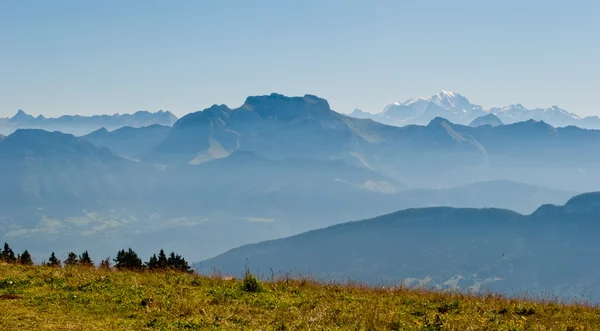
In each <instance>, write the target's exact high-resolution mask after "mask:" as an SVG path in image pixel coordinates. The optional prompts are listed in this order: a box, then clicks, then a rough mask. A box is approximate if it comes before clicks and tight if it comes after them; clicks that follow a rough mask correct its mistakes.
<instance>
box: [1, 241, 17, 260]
mask: <svg viewBox="0 0 600 331" xmlns="http://www.w3.org/2000/svg"><path fill="white" fill-rule="evenodd" d="M0 260H2V261H4V262H6V263H16V262H17V258H16V257H15V252H13V250H12V249H11V248H10V246H8V243H6V242H5V243H4V249H3V250H2V253H0Z"/></svg>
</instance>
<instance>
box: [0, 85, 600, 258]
mask: <svg viewBox="0 0 600 331" xmlns="http://www.w3.org/2000/svg"><path fill="white" fill-rule="evenodd" d="M439 103H440V104H441V105H446V103H445V102H442V101H440V102H439ZM473 111H477V109H476V108H473ZM20 117H27V114H25V115H23V114H21V115H20ZM599 142H600V131H594V130H582V129H579V128H577V127H567V128H554V127H552V126H550V125H548V124H546V123H545V122H541V121H535V120H530V121H526V122H518V123H514V124H506V125H501V126H495V127H494V126H491V125H482V126H478V127H470V126H466V125H459V124H454V123H452V122H451V121H450V120H448V119H445V118H442V117H435V118H433V119H432V120H431V121H429V122H428V123H427V125H407V126H404V127H396V126H389V125H384V124H382V123H378V122H376V121H373V120H370V119H356V118H352V117H350V116H346V115H343V114H339V113H337V112H335V111H333V110H332V109H331V108H330V106H329V104H328V103H327V101H326V100H324V99H322V98H319V97H316V96H313V95H305V96H302V97H286V96H283V95H280V94H271V95H265V96H254V97H248V98H247V99H246V101H245V102H244V104H243V105H242V106H240V107H237V108H229V107H228V106H225V105H215V106H212V107H210V108H208V109H205V110H203V111H198V112H195V113H192V114H189V115H187V116H185V117H183V118H181V119H180V120H178V121H177V122H176V123H175V124H174V125H173V126H172V127H168V126H161V125H150V126H145V127H123V128H119V129H110V128H108V127H107V128H104V129H99V130H96V131H95V132H93V133H90V134H87V135H84V136H81V137H75V136H73V135H69V134H64V133H61V132H47V131H42V130H18V131H16V132H14V133H13V134H11V135H9V136H8V137H6V138H5V139H4V140H3V141H1V142H0V159H1V160H0V166H1V168H0V171H1V173H2V174H3V175H2V177H0V180H1V183H0V185H1V187H2V188H3V193H2V196H1V197H0V205H1V207H2V208H0V219H1V220H2V221H1V222H0V233H3V234H4V235H5V236H6V237H7V238H8V237H10V238H13V237H16V238H18V240H20V241H27V242H30V243H31V245H30V246H28V247H30V248H31V249H32V251H34V250H38V251H40V252H41V253H43V254H44V255H45V253H47V252H46V251H43V249H45V248H47V247H55V249H56V247H59V246H60V245H63V244H64V245H67V244H70V243H73V242H77V243H79V242H81V243H82V244H88V246H85V247H81V248H83V249H91V248H92V247H90V246H89V245H91V244H93V245H95V246H94V247H95V249H97V251H98V252H99V254H100V253H102V252H104V251H106V252H111V251H114V249H115V247H113V246H114V245H117V246H118V245H122V243H130V242H135V243H136V247H139V248H138V249H139V251H140V252H141V253H143V252H144V249H145V247H149V248H152V249H154V248H155V244H156V242H157V241H159V242H165V243H168V244H169V245H172V246H173V248H172V249H174V250H177V251H179V252H182V253H186V255H189V256H192V257H194V256H198V259H200V258H204V257H208V256H212V255H216V254H218V253H220V252H222V251H224V250H226V249H230V248H233V247H236V246H239V245H241V244H246V243H251V242H257V241H261V240H267V239H273V238H279V237H282V236H288V235H292V234H296V233H300V232H303V231H307V230H311V229H315V228H319V227H323V226H328V225H332V224H337V223H340V222H344V221H348V220H356V219H363V218H368V217H373V216H376V215H381V214H385V213H389V212H392V211H395V210H399V209H403V208H410V207H431V206H439V205H447V206H451V207H499V208H509V209H513V210H516V211H519V212H522V213H531V212H532V211H533V210H534V209H535V208H536V207H537V206H539V205H540V204H544V203H555V204H562V203H564V202H565V201H566V200H567V198H568V197H570V196H572V195H573V193H572V192H585V191H592V190H595V189H597V187H598V186H600V174H599V172H600V170H599V169H600V167H599V165H600V156H598V154H597V153H591V152H590V151H593V150H595V149H596V148H597V146H598V143H599ZM232 229H239V231H238V230H236V231H233V232H234V233H232ZM41 238H43V239H44V240H51V241H52V245H50V244H49V242H46V241H42V240H41ZM148 238H152V239H151V240H150V241H149V239H148ZM180 238H187V239H186V240H180ZM150 244H152V245H150ZM57 245H58V246H57ZM75 248H77V247H66V246H65V247H64V249H65V250H73V249H75Z"/></svg>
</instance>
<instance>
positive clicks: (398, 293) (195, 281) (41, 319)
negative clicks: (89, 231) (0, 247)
mask: <svg viewBox="0 0 600 331" xmlns="http://www.w3.org/2000/svg"><path fill="white" fill-rule="evenodd" d="M221 329H223V330H563V331H565V330H600V308H597V307H593V306H590V305H585V304H580V305H562V304H557V303H553V302H548V301H546V302H544V301H532V300H522V299H518V300H517V299H513V300H509V299H505V298H503V297H502V296H497V295H481V296H470V295H465V294H457V293H441V292H432V291H426V290H415V289H406V288H373V287H367V286H361V285H358V284H346V285H337V284H320V283H317V282H314V281H310V280H291V279H280V280H277V281H274V282H261V283H255V282H252V281H244V280H243V279H241V280H236V279H231V278H225V277H218V276H215V277H204V276H197V275H192V274H186V273H177V272H129V271H114V270H98V269H95V268H85V267H68V268H51V267H42V266H31V267H28V266H20V265H6V264H0V330H221Z"/></svg>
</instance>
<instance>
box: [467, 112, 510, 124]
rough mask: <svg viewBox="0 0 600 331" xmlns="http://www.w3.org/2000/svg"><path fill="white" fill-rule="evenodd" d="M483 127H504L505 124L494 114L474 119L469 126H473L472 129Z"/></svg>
mask: <svg viewBox="0 0 600 331" xmlns="http://www.w3.org/2000/svg"><path fill="white" fill-rule="evenodd" d="M482 125H491V126H498V125H504V122H502V120H501V119H499V118H498V116H496V115H494V114H487V115H483V116H479V117H477V118H476V119H474V120H473V121H472V122H471V123H469V126H472V127H478V126H482Z"/></svg>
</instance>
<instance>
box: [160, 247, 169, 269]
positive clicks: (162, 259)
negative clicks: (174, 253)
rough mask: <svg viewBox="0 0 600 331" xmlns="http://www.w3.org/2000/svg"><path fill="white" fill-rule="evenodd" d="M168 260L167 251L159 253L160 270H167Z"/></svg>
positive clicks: (161, 250)
mask: <svg viewBox="0 0 600 331" xmlns="http://www.w3.org/2000/svg"><path fill="white" fill-rule="evenodd" d="M167 267H168V260H167V255H166V254H165V251H164V250H163V249H162V248H161V249H160V253H158V269H163V270H164V269H167Z"/></svg>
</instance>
